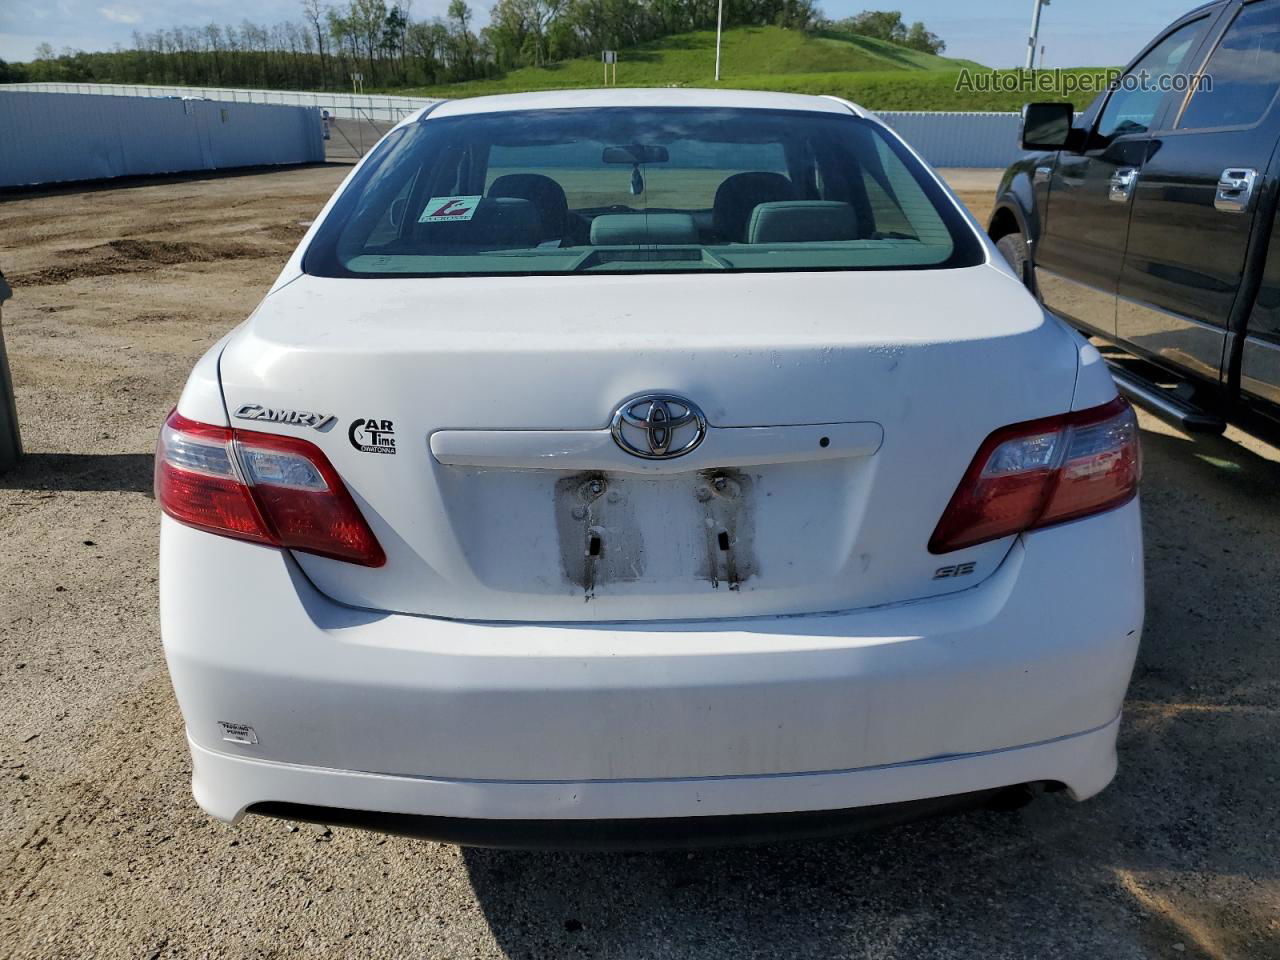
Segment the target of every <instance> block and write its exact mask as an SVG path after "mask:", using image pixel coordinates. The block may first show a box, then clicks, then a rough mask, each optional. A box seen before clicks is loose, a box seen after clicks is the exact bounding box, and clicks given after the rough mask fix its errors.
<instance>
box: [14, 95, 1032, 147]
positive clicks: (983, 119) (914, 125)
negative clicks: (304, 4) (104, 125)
mask: <svg viewBox="0 0 1280 960" xmlns="http://www.w3.org/2000/svg"><path fill="white" fill-rule="evenodd" d="M18 89H23V90H38V91H41V92H44V93H92V94H106V95H114V96H133V97H205V98H208V99H211V100H219V101H229V102H231V103H264V104H289V105H297V106H307V107H315V108H317V109H319V110H327V111H328V112H329V115H330V116H332V117H336V118H339V119H348V120H367V121H378V122H396V121H398V120H401V119H403V118H404V117H406V116H408V115H409V114H410V113H412V112H414V111H415V110H418V109H420V108H422V107H425V106H428V105H430V104H432V103H438V102H439V101H438V100H437V99H434V98H431V97H397V96H389V95H385V94H351V93H333V92H311V91H299V90H238V89H234V88H230V87H164V86H148V85H145V84H133V83H17V84H8V85H6V86H0V91H3V90H18ZM877 115H878V116H879V117H880V118H881V119H882V120H884V122H885V123H887V124H889V126H891V127H893V128H894V129H895V130H897V131H898V132H899V133H900V134H901V135H902V136H903V138H904V139H906V140H907V142H908V143H910V144H911V145H912V146H913V147H915V148H916V149H917V150H918V151H920V153H921V154H922V155H923V156H924V158H925V159H926V160H928V161H929V162H930V163H931V164H933V165H934V166H936V167H1005V166H1008V165H1009V164H1010V163H1011V162H1013V160H1014V159H1016V158H1017V156H1018V154H1019V152H1020V148H1019V132H1020V129H1021V119H1020V116H1019V114H1017V113H961V112H947V113H944V112H926V111H920V112H916V111H894V110H888V111H884V112H878V114H877Z"/></svg>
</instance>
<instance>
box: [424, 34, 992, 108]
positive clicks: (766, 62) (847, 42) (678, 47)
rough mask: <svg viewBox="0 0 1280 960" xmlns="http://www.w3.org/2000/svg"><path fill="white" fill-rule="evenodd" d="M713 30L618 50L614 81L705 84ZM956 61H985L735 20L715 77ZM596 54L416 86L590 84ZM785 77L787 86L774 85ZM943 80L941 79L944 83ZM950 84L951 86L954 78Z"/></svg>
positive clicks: (594, 81) (760, 80) (482, 89)
mask: <svg viewBox="0 0 1280 960" xmlns="http://www.w3.org/2000/svg"><path fill="white" fill-rule="evenodd" d="M714 64H716V32H714V31H698V32H694V33H680V35H676V36H671V37H663V38H662V40H657V41H653V42H650V44H644V45H641V46H637V47H632V49H630V50H622V51H620V54H618V84H620V86H628V87H664V86H707V84H710V83H713V82H714V79H713V78H714ZM961 68H970V69H979V70H980V69H983V68H982V67H980V65H979V64H975V63H973V61H972V60H955V59H950V58H945V56H934V55H933V54H924V52H920V51H916V50H908V49H906V47H901V46H897V45H896V44H890V42H886V41H882V40H872V38H870V37H860V36H855V35H849V33H835V32H831V33H817V35H814V33H804V32H800V31H794V29H782V28H781V27H739V28H735V29H728V31H724V37H723V45H722V59H721V78H722V83H723V84H724V86H726V87H742V86H746V87H750V88H755V90H764V88H778V90H792V88H796V84H799V87H805V88H808V87H812V86H818V87H823V88H824V90H823V92H828V91H826V86H827V84H828V83H829V82H831V79H820V81H818V82H817V84H813V83H805V82H804V81H805V79H806V78H809V77H817V76H819V74H820V76H822V77H824V78H829V77H832V76H835V74H841V76H842V74H855V73H856V74H888V77H899V78H901V77H902V76H905V74H925V73H937V74H940V76H942V74H946V76H951V77H954V76H955V74H956V73H959V72H960V69H961ZM603 77H604V68H603V65H602V64H600V63H599V60H594V59H586V58H582V59H577V60H562V61H559V63H552V64H545V65H543V67H525V68H522V69H518V70H512V72H509V73H507V74H503V76H502V77H494V78H490V79H483V81H470V82H467V83H452V84H445V86H438V87H424V88H416V90H413V91H411V92H413V93H422V95H428V96H477V95H484V93H513V92H520V91H529V90H563V88H572V87H595V86H599V84H600V83H602V81H603ZM781 83H785V84H786V86H780V84H781ZM943 86H947V84H943ZM950 86H954V81H952V82H951V84H950Z"/></svg>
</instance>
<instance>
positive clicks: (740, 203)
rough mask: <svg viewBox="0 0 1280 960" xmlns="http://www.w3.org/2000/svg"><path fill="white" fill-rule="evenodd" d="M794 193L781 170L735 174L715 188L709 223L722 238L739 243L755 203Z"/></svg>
mask: <svg viewBox="0 0 1280 960" xmlns="http://www.w3.org/2000/svg"><path fill="white" fill-rule="evenodd" d="M795 196H796V188H795V185H794V184H793V183H792V182H791V181H790V180H788V179H787V178H786V177H784V176H783V175H782V174H780V173H763V172H753V173H735V174H734V175H733V176H731V177H726V178H725V180H724V182H723V183H721V184H720V186H719V187H717V188H716V198H715V201H714V202H713V203H712V207H711V224H712V226H713V227H714V228H715V231H716V233H718V234H719V235H720V236H721V237H723V238H724V239H726V240H729V241H731V242H733V243H742V242H743V241H745V240H746V239H747V224H748V222H750V220H751V213H752V211H753V210H755V208H756V206H757V205H759V204H761V203H769V202H771V201H774V200H793V199H795Z"/></svg>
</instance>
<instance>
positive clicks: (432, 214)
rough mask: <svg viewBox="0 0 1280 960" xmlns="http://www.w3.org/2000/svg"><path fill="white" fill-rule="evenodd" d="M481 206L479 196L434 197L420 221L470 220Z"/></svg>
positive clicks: (429, 201) (428, 202) (423, 211)
mask: <svg viewBox="0 0 1280 960" xmlns="http://www.w3.org/2000/svg"><path fill="white" fill-rule="evenodd" d="M479 206H480V198H479V197H432V198H431V199H430V200H428V201H427V205H426V206H425V207H423V209H422V216H420V217H419V218H418V222H419V223H447V222H448V221H450V220H470V219H471V218H472V217H474V216H475V215H476V208H477V207H479Z"/></svg>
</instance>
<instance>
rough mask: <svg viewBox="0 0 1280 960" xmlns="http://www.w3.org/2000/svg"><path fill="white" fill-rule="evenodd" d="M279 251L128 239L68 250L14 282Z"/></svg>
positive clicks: (63, 278) (29, 284) (54, 279)
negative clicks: (51, 261)
mask: <svg viewBox="0 0 1280 960" xmlns="http://www.w3.org/2000/svg"><path fill="white" fill-rule="evenodd" d="M278 255H279V251H276V250H269V249H264V248H262V247H255V246H251V245H249V244H244V243H216V244H215V243H195V242H185V243H183V242H176V241H171V240H143V239H137V238H125V239H120V240H111V241H108V242H107V243H100V244H97V245H96V246H92V247H84V248H81V249H77V250H67V251H66V252H64V253H62V254H60V255H59V257H58V259H59V260H60V261H61V262H60V263H58V264H57V265H55V266H51V267H46V268H45V269H43V270H33V271H31V272H29V273H20V274H17V275H15V276H14V278H13V281H12V282H13V285H14V286H18V287H40V286H47V285H50V284H56V283H66V282H68V281H70V280H78V279H79V278H81V277H106V276H112V275H114V274H118V273H143V272H145V271H147V270H155V269H158V268H160V267H166V266H174V265H176V264H181V263H213V262H215V261H221V260H246V259H250V258H254V257H267V256H278Z"/></svg>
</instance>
